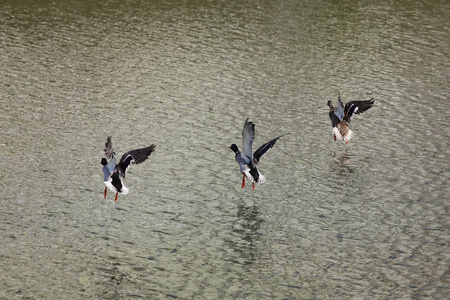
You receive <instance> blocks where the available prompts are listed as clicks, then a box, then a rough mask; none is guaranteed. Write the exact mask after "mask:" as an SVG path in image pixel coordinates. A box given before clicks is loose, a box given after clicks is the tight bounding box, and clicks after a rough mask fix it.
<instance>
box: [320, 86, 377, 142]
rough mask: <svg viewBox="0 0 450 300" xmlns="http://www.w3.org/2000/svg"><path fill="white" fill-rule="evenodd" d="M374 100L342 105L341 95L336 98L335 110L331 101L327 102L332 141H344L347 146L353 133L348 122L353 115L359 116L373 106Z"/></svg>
mask: <svg viewBox="0 0 450 300" xmlns="http://www.w3.org/2000/svg"><path fill="white" fill-rule="evenodd" d="M374 103H375V100H374V99H373V98H371V99H370V100H361V101H350V102H348V103H347V104H345V106H344V104H343V103H342V101H341V94H340V93H339V96H338V107H337V108H335V107H334V105H333V103H332V102H331V100H329V101H328V103H327V104H328V106H329V107H330V112H329V116H330V119H331V125H332V126H333V134H334V141H336V140H340V141H345V144H348V142H349V141H350V139H351V138H352V137H353V131H352V130H351V129H350V122H351V120H352V119H353V116H354V115H355V114H360V113H363V112H365V111H366V110H368V109H369V108H371V107H372V106H373V104H374Z"/></svg>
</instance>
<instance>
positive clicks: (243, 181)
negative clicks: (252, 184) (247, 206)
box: [242, 175, 245, 188]
mask: <svg viewBox="0 0 450 300" xmlns="http://www.w3.org/2000/svg"><path fill="white" fill-rule="evenodd" d="M244 186H245V175H244V177H242V188H244Z"/></svg>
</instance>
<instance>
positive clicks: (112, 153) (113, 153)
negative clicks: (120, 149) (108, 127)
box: [104, 136, 116, 159]
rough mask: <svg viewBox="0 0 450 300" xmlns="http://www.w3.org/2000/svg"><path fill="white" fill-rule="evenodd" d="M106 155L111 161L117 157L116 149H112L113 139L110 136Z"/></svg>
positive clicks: (106, 144) (107, 141)
mask: <svg viewBox="0 0 450 300" xmlns="http://www.w3.org/2000/svg"><path fill="white" fill-rule="evenodd" d="M104 151H105V155H106V157H107V158H108V159H111V158H113V157H116V153H115V152H114V149H113V147H112V142H111V137H110V136H108V138H107V139H106V143H105V149H104Z"/></svg>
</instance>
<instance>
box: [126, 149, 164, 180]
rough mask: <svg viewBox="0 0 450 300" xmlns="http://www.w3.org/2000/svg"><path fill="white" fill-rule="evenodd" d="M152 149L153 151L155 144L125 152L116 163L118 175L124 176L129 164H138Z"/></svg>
mask: <svg viewBox="0 0 450 300" xmlns="http://www.w3.org/2000/svg"><path fill="white" fill-rule="evenodd" d="M153 151H155V145H151V146H149V147H146V148H141V149H135V150H130V151H128V152H125V153H124V154H123V155H122V158H121V159H120V162H119V164H118V166H119V170H120V175H121V176H122V177H123V178H125V174H126V172H127V171H128V168H130V165H131V164H140V163H141V162H143V161H145V160H146V159H147V158H148V157H149V156H150V154H151V153H152V152H153Z"/></svg>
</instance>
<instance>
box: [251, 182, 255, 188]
mask: <svg viewBox="0 0 450 300" xmlns="http://www.w3.org/2000/svg"><path fill="white" fill-rule="evenodd" d="M252 186H253V190H255V183H254V182H252Z"/></svg>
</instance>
